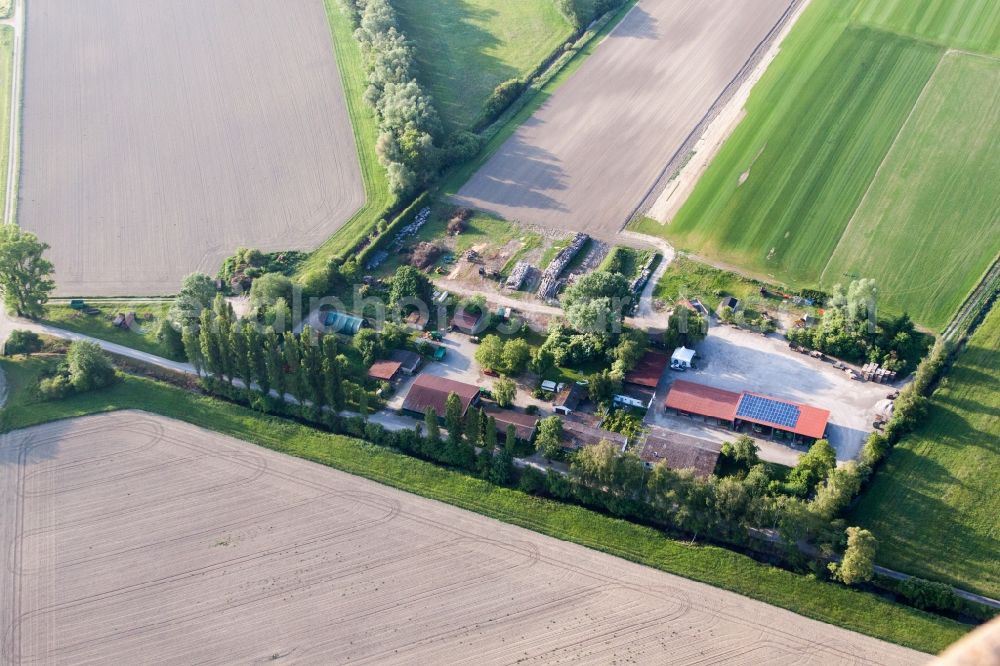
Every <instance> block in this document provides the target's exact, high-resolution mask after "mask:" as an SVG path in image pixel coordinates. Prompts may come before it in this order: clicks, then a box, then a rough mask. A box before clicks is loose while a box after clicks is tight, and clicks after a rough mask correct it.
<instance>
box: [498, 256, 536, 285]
mask: <svg viewBox="0 0 1000 666" xmlns="http://www.w3.org/2000/svg"><path fill="white" fill-rule="evenodd" d="M529 275H531V264H529V263H528V262H527V261H519V262H517V263H516V264H514V270H512V271H511V272H510V275H509V276H508V277H507V282H506V283H505V284H504V286H505V287H507V288H508V289H513V290H515V291H517V290H518V289H520V288H521V287H522V286H523V285H524V281H525V280H527V279H528V276H529Z"/></svg>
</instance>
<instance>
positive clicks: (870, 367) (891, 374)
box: [861, 363, 896, 384]
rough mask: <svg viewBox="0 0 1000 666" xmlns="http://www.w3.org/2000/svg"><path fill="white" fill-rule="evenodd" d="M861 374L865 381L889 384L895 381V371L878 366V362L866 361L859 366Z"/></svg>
mask: <svg viewBox="0 0 1000 666" xmlns="http://www.w3.org/2000/svg"><path fill="white" fill-rule="evenodd" d="M861 376H862V377H864V378H865V381H869V382H875V383H876V384H891V383H892V382H894V381H896V371H895V370H887V369H885V368H880V367H878V363H866V364H864V365H863V366H861Z"/></svg>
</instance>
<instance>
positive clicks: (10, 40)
mask: <svg viewBox="0 0 1000 666" xmlns="http://www.w3.org/2000/svg"><path fill="white" fill-rule="evenodd" d="M0 11H2V9H0ZM7 11H8V12H9V11H10V7H9V6H8V8H7ZM13 76H14V28H12V27H10V26H9V25H3V26H0V211H3V210H4V207H5V206H6V205H7V169H8V167H9V163H10V119H11V112H12V111H13V109H11V104H10V88H11V81H12V79H13ZM15 194H16V192H15Z"/></svg>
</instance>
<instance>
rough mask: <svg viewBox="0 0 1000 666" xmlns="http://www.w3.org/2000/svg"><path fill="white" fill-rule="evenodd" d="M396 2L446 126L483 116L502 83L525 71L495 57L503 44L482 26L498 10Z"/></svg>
mask: <svg viewBox="0 0 1000 666" xmlns="http://www.w3.org/2000/svg"><path fill="white" fill-rule="evenodd" d="M425 3H426V4H425ZM394 4H395V5H396V12H397V15H398V16H399V22H400V26H401V27H402V29H403V32H404V34H406V35H407V37H408V38H409V39H410V40H411V42H412V43H413V45H414V50H415V55H416V61H417V69H418V73H419V76H418V78H419V79H420V81H421V82H422V83H424V85H426V86H427V87H428V88H429V89H430V90H431V92H432V94H433V96H434V105H435V107H437V109H438V111H439V112H440V114H441V117H442V118H441V119H442V122H443V123H444V125H445V128H446V130H454V129H459V128H460V126H461V125H464V124H465V122H464V120H465V119H469V120H470V121H471V119H472V118H475V117H477V116H478V115H479V114H480V113H481V112H482V107H483V104H484V103H485V101H486V97H487V96H488V95H489V93H490V92H492V90H493V88H494V87H496V85H497V84H499V83H501V82H503V81H506V80H508V79H512V78H516V77H517V76H519V75H520V72H519V71H518V70H517V69H516V68H515V67H512V66H510V65H508V64H507V63H505V62H504V61H503V60H501V59H500V58H497V57H496V56H494V55H491V52H492V51H494V50H496V49H497V48H499V47H501V46H503V42H502V41H501V40H500V39H498V38H497V37H496V36H495V35H493V34H492V33H490V32H489V31H488V30H486V29H484V28H482V27H480V26H482V25H489V23H490V21H491V20H492V19H494V18H495V17H496V16H497V15H498V14H499V12H498V11H497V10H495V9H492V8H489V7H478V6H475V5H473V4H472V3H471V2H468V1H467V0H449V1H448V2H440V0H439V1H438V2H431V1H430V0H405V1H400V2H398V3H394ZM430 8H432V9H430ZM458 121H462V122H458Z"/></svg>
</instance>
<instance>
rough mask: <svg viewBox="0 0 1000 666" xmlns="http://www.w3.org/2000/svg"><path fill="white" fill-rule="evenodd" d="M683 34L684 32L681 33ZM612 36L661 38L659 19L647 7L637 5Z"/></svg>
mask: <svg viewBox="0 0 1000 666" xmlns="http://www.w3.org/2000/svg"><path fill="white" fill-rule="evenodd" d="M681 34H683V33H681ZM611 37H612V38H615V39H616V38H620V37H631V38H632V39H659V38H660V30H659V26H658V21H657V20H656V19H655V18H654V17H653V16H652V15H651V14H650V13H649V12H647V11H646V10H645V9H643V8H642V7H639V6H638V5H636V6H635V7H633V8H632V11H631V12H630V13H629V16H628V18H627V19H625V21H623V22H622V23H621V24H619V26H618V27H617V28H616V29H615V30H614V32H612V33H611Z"/></svg>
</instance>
